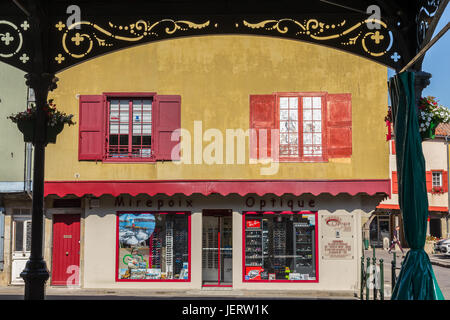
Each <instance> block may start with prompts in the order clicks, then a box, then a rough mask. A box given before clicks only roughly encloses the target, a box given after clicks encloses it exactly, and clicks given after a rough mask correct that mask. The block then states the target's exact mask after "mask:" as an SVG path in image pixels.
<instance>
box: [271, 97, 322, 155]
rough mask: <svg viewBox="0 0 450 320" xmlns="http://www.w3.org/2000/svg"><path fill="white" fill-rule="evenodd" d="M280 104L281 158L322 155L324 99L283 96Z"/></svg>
mask: <svg viewBox="0 0 450 320" xmlns="http://www.w3.org/2000/svg"><path fill="white" fill-rule="evenodd" d="M279 103H280V157H282V158H283V157H287V158H289V157H298V156H299V152H300V153H301V154H302V156H304V157H320V156H322V98H321V97H280V101H279ZM299 122H300V125H299Z"/></svg>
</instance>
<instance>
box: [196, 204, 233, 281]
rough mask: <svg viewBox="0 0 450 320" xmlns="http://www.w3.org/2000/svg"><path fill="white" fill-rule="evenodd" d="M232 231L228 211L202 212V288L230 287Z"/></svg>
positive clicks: (230, 217)
mask: <svg viewBox="0 0 450 320" xmlns="http://www.w3.org/2000/svg"><path fill="white" fill-rule="evenodd" d="M232 229H233V228H232V216H231V212H230V211H229V210H205V211H204V212H203V241H202V242H203V248H202V251H203V252H202V280H203V281H202V282H203V286H224V287H231V286H232V275H233V272H232V271H233V267H232V265H233V259H232V251H233V246H232Z"/></svg>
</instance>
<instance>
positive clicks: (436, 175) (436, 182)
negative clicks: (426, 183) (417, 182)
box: [432, 171, 442, 187]
mask: <svg viewBox="0 0 450 320" xmlns="http://www.w3.org/2000/svg"><path fill="white" fill-rule="evenodd" d="M432 186H433V187H442V172H440V171H437V172H436V171H433V172H432Z"/></svg>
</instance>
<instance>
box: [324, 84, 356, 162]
mask: <svg viewBox="0 0 450 320" xmlns="http://www.w3.org/2000/svg"><path fill="white" fill-rule="evenodd" d="M327 120H328V121H327V148H328V157H330V158H350V157H351V155H352V95H351V94H350V93H340V94H328V95H327Z"/></svg>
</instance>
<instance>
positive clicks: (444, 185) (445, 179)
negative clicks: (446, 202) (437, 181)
mask: <svg viewBox="0 0 450 320" xmlns="http://www.w3.org/2000/svg"><path fill="white" fill-rule="evenodd" d="M442 188H443V189H444V192H448V172H447V171H442Z"/></svg>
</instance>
